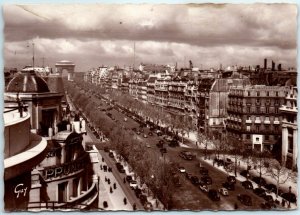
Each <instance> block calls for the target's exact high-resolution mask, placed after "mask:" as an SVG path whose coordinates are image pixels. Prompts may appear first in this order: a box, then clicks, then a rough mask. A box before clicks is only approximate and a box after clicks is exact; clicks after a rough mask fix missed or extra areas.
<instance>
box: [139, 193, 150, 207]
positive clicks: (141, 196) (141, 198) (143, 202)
mask: <svg viewBox="0 0 300 215" xmlns="http://www.w3.org/2000/svg"><path fill="white" fill-rule="evenodd" d="M139 199H140V202H141V203H142V205H143V204H145V203H146V202H147V201H148V200H147V196H146V195H144V194H141V195H140V197H139Z"/></svg>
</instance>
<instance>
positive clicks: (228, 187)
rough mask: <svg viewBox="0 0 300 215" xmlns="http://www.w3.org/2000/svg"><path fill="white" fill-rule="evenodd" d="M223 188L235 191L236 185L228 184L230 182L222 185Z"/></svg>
mask: <svg viewBox="0 0 300 215" xmlns="http://www.w3.org/2000/svg"><path fill="white" fill-rule="evenodd" d="M222 186H223V187H224V188H226V189H228V190H234V189H235V187H234V183H230V182H228V181H226V182H224V183H223V184H222Z"/></svg>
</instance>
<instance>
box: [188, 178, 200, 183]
mask: <svg viewBox="0 0 300 215" xmlns="http://www.w3.org/2000/svg"><path fill="white" fill-rule="evenodd" d="M190 180H191V182H192V184H194V185H198V184H200V180H199V178H198V177H197V176H192V177H191V179H190Z"/></svg>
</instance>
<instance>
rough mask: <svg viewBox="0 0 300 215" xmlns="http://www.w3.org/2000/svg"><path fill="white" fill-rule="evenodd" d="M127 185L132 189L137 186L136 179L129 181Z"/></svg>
mask: <svg viewBox="0 0 300 215" xmlns="http://www.w3.org/2000/svg"><path fill="white" fill-rule="evenodd" d="M129 186H130V187H131V188H133V189H134V188H137V186H138V184H137V181H135V180H132V181H130V182H129Z"/></svg>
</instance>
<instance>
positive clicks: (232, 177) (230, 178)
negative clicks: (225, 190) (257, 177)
mask: <svg viewBox="0 0 300 215" xmlns="http://www.w3.org/2000/svg"><path fill="white" fill-rule="evenodd" d="M227 181H228V182H229V183H233V184H235V183H236V178H235V177H234V176H232V175H230V176H228V177H227Z"/></svg>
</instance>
